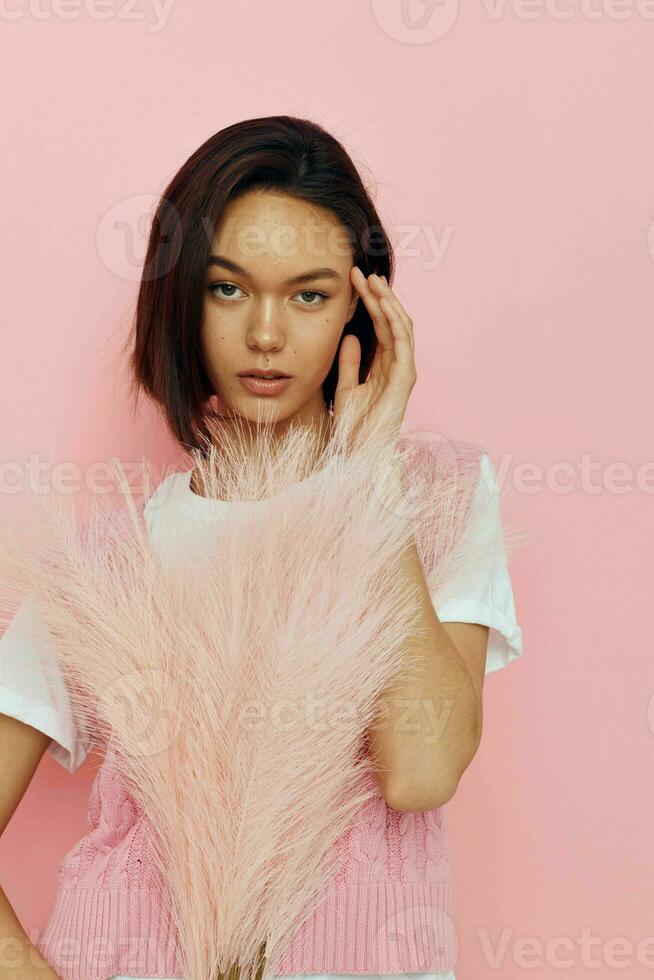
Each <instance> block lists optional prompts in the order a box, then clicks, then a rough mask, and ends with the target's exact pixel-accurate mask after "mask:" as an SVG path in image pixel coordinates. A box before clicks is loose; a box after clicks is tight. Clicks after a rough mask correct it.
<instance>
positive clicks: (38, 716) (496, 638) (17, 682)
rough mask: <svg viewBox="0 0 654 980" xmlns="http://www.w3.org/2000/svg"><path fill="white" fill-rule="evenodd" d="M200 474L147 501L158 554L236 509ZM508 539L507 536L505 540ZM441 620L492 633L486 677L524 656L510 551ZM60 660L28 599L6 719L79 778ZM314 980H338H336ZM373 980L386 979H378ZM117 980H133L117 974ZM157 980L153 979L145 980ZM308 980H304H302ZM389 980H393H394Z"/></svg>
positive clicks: (3, 669)
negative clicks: (44, 741)
mask: <svg viewBox="0 0 654 980" xmlns="http://www.w3.org/2000/svg"><path fill="white" fill-rule="evenodd" d="M192 472H193V471H192V469H189V470H185V471H181V472H175V473H171V474H169V475H168V476H167V477H166V478H165V479H164V480H162V481H161V483H160V484H159V486H158V487H157V488H156V490H155V491H154V493H153V494H152V496H151V497H150V499H149V500H148V501H147V503H146V505H145V508H144V511H143V515H144V520H145V524H146V528H147V530H148V534H149V538H150V540H151V542H152V545H153V547H155V549H164V550H165V551H168V550H169V549H171V548H174V547H182V548H183V538H184V533H183V532H184V531H185V530H186V531H188V530H191V529H195V528H196V527H197V528H199V529H201V528H202V526H203V523H204V522H206V521H211V520H214V519H215V518H216V516H217V515H218V514H219V513H220V511H221V510H223V509H224V508H226V507H229V506H230V503H229V502H227V501H224V500H214V499H208V498H206V497H202V496H200V495H199V494H196V493H195V492H194V491H193V490H191V487H190V482H191V475H192ZM497 491H498V487H497V480H496V477H495V472H494V469H493V466H492V463H491V461H490V458H489V457H488V455H487V454H486V453H484V454H483V455H482V457H481V461H480V479H479V481H478V483H477V487H476V489H475V495H474V498H473V502H472V508H473V509H474V508H476V507H480V508H483V510H482V511H481V513H483V514H484V515H485V517H484V519H485V520H487V521H488V522H489V527H488V529H487V530H488V531H489V532H491V533H497V532H498V531H500V530H501V520H502V518H501V511H500V498H499V496H498V492H497ZM498 540H500V541H501V534H500V536H499V538H498ZM436 613H437V615H438V617H439V619H440V620H441V622H462V623H481V624H482V625H485V626H488V627H489V634H488V648H487V654H486V667H485V673H487V674H488V673H490V672H491V671H495V670H498V669H500V668H501V667H505V666H506V665H507V664H508V663H510V662H511V661H512V660H515V659H516V658H517V657H518V656H520V655H521V654H522V634H521V630H520V627H519V626H518V624H517V622H516V614H515V604H514V599H513V590H512V586H511V579H510V576H509V569H508V563H507V559H506V554H505V553H504V549H503V548H501V549H500V550H499V551H498V554H497V560H496V561H495V563H494V565H493V566H492V567H490V568H487V569H485V570H484V571H483V572H482V573H480V574H478V575H477V576H475V577H474V579H472V580H471V581H470V582H469V584H468V585H467V586H466V588H465V590H464V591H461V592H460V594H459V595H457V597H456V598H454V599H451V600H450V601H449V602H447V603H445V605H442V606H436ZM44 658H48V659H49V660H51V662H52V663H54V662H56V654H55V653H54V651H53V650H52V649H51V647H50V643H49V640H48V637H47V635H46V634H45V633H44V631H43V630H42V628H40V627H39V624H38V622H37V621H36V617H33V615H32V603H31V601H30V598H29V597H28V598H27V599H26V600H25V602H24V603H23V604H22V605H21V606H20V608H19V609H18V611H17V612H16V614H15V616H14V617H13V619H12V620H11V622H10V624H9V626H8V627H7V629H6V630H5V633H4V635H3V636H2V637H1V638H0V713H3V714H6V715H10V716H11V717H12V718H17V719H18V720H19V721H23V722H25V723H26V724H28V725H31V726H32V727H33V728H36V729H38V730H39V731H41V732H44V733H45V734H47V735H49V736H50V738H51V739H52V741H51V742H50V744H49V746H48V749H47V751H48V752H49V753H50V754H51V755H52V756H53V757H54V758H55V759H56V760H57V762H59V763H60V764H61V765H62V766H64V767H65V768H66V769H67V770H68V771H69V772H74V771H75V770H76V769H77V768H78V767H79V766H80V765H81V764H82V763H83V762H84V760H85V758H86V756H87V755H88V753H89V751H90V750H91V748H92V746H93V740H92V737H91V736H90V735H89V733H88V732H86V731H84V730H80V729H78V728H76V726H75V724H74V722H73V718H72V713H71V708H70V702H69V698H68V693H67V690H66V687H65V685H64V682H63V678H61V676H60V675H59V674H58V673H57V671H53V670H52V669H49V670H44V669H43V666H44V664H43V661H44ZM312 976H313V977H314V980H338V978H337V977H336V975H335V974H330V975H329V976H327V977H318V976H316V975H315V974H312ZM370 976H371V980H382V978H376V977H375V976H374V975H370ZM418 976H422V977H424V978H425V980H455V978H454V974H453V973H452V972H451V971H447V972H444V973H431V974H416V977H418ZM115 980H132V978H131V977H130V978H126V977H123V976H117V977H116V978H115ZM138 980H152V978H138ZM298 980H302V978H298ZM386 980H388V978H386Z"/></svg>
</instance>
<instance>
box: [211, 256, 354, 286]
mask: <svg viewBox="0 0 654 980" xmlns="http://www.w3.org/2000/svg"><path fill="white" fill-rule="evenodd" d="M207 265H208V266H209V267H210V266H213V265H219V266H222V268H223V269H229V271H230V272H235V273H237V275H241V276H246V277H247V278H249V277H250V274H249V272H247V271H246V270H245V269H244V268H243V267H242V266H240V265H238V263H236V262H232V260H231V259H227V258H225V256H224V255H210V256H209V259H208V261H207ZM342 278H343V277H342V276H341V274H340V272H337V271H336V269H332V268H331V267H330V266H328V265H326V266H323V267H321V268H319V269H310V270H309V271H308V272H303V273H301V274H300V275H299V276H293V277H292V278H291V279H286V280H285V281H284V285H285V286H295V285H297V284H298V283H302V282H311V281H312V280H313V279H338V280H340V279H342Z"/></svg>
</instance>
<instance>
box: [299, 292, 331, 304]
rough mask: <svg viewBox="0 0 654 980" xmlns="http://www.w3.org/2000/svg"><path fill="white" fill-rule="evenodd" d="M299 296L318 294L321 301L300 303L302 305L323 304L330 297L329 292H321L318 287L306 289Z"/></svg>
mask: <svg viewBox="0 0 654 980" xmlns="http://www.w3.org/2000/svg"><path fill="white" fill-rule="evenodd" d="M298 296H318V297H319V301H318V302H317V303H300V306H322V304H323V302H324V300H326V299H329V296H328V295H327V293H320V292H318V290H316V289H304V290H303V291H302V292H301V293H298Z"/></svg>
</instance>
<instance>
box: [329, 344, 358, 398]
mask: <svg viewBox="0 0 654 980" xmlns="http://www.w3.org/2000/svg"><path fill="white" fill-rule="evenodd" d="M360 364H361V344H360V343H359V339H358V337H355V336H354V334H351V333H348V334H346V335H345V336H344V337H343V341H342V343H341V347H340V350H339V352H338V378H337V381H336V388H335V391H334V396H336V393H337V392H339V393H340V392H343V391H350V390H351V389H352V388H356V386H357V385H358V384H359V366H360Z"/></svg>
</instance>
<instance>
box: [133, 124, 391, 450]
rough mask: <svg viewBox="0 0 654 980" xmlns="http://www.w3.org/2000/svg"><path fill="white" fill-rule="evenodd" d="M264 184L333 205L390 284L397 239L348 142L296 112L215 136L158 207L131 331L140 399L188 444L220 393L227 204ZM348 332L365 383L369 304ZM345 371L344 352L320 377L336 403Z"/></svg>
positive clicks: (361, 261) (365, 267)
mask: <svg viewBox="0 0 654 980" xmlns="http://www.w3.org/2000/svg"><path fill="white" fill-rule="evenodd" d="M262 188H263V189H270V190H274V191H278V192H283V193H285V194H289V195H291V196H293V197H295V198H299V199H302V200H305V201H308V202H310V203H312V204H315V205H319V206H321V207H323V208H327V209H328V210H330V211H331V212H333V214H334V215H335V216H336V217H337V218H338V219H339V220H340V222H341V224H342V225H343V226H344V228H345V229H346V231H347V233H348V235H349V240H350V242H351V245H352V248H353V261H354V263H355V264H356V265H358V266H359V268H360V269H361V270H362V272H363V273H364V275H366V276H367V275H370V273H372V272H376V273H377V274H378V275H385V276H386V277H387V279H388V281H389V283H390V282H392V278H393V271H394V260H393V252H392V246H391V244H390V242H389V239H388V237H387V235H386V232H385V230H384V228H383V227H382V224H381V221H380V219H379V216H378V214H377V211H376V210H375V207H374V205H373V203H372V200H371V198H370V196H369V194H368V191H367V190H366V188H365V187H364V185H363V182H362V180H361V177H360V176H359V173H358V172H357V170H356V168H355V166H354V163H353V162H352V160H351V158H350V157H349V155H348V153H347V152H346V150H345V149H344V147H343V146H342V145H341V143H340V142H339V141H338V140H337V139H335V138H334V137H333V136H332V135H330V134H329V133H328V132H326V130H324V129H323V128H322V127H321V126H320V125H318V124H317V123H315V122H312V121H310V120H307V119H298V118H296V117H294V116H263V117H261V118H257V119H246V120H243V121H242V122H238V123H234V124H233V125H231V126H228V127H226V128H225V129H221V130H220V131H219V132H218V133H216V134H215V135H213V136H211V137H210V138H209V139H208V140H207V141H206V142H205V143H203V144H202V145H201V146H200V147H199V148H198V149H197V150H196V151H195V152H194V153H193V154H192V155H191V156H190V157H189V158H188V160H187V161H186V162H185V163H184V164H183V166H182V167H181V168H180V170H179V171H178V172H177V173H176V174H175V176H174V177H173V178H172V180H171V181H170V183H169V184H168V186H167V187H166V189H165V191H164V192H163V194H162V196H161V199H160V201H159V203H158V205H157V209H156V211H155V214H154V217H153V221H152V227H151V230H150V235H149V240H148V247H147V252H146V256H145V262H144V267H143V273H142V277H141V281H140V285H139V292H138V299H137V305H136V313H135V319H134V324H133V329H132V334H131V336H130V337H129V344H130V346H132V350H131V353H130V355H129V367H130V369H131V382H130V390H131V391H132V393H133V395H135V399H134V404H136V402H137V401H138V396H139V393H140V392H141V390H143V391H145V392H146V393H147V394H148V395H150V397H151V398H153V399H154V401H155V402H156V403H157V404H158V405H159V407H160V410H161V411H162V413H163V416H164V420H165V422H166V424H167V425H168V427H169V429H170V430H171V431H172V433H173V435H174V436H175V437H176V439H177V440H178V442H179V443H180V444H181V445H182V446H184V447H185V448H190V447H193V448H197V449H203V447H204V440H205V439H206V438H207V437H208V435H209V433H208V429H207V427H206V424H205V422H206V418H207V416H208V415H211V414H212V413H211V410H210V409H209V408H208V407H207V405H206V403H207V401H208V399H209V398H210V397H211V395H213V394H214V391H213V386H212V384H211V381H210V379H209V378H208V376H207V374H206V371H205V370H204V366H203V364H202V359H201V348H200V327H201V324H202V312H203V288H204V277H205V274H206V265H207V260H208V257H209V252H210V247H211V240H212V238H213V234H214V230H215V227H216V225H217V223H218V221H219V218H220V214H221V212H222V210H223V208H224V207H225V206H226V204H227V203H228V202H229V201H231V200H233V199H234V198H235V197H237V196H238V195H240V194H244V193H246V192H247V191H250V190H255V189H257V190H258V189H262ZM348 333H353V334H355V336H356V337H357V338H358V340H359V343H360V344H361V367H360V371H359V383H361V382H363V381H364V380H365V379H366V377H367V376H368V372H369V370H370V365H371V363H372V359H373V357H374V354H375V350H376V348H377V337H376V334H375V330H374V327H373V323H372V320H371V318H370V315H369V313H368V311H367V309H366V308H365V305H364V304H363V303H361V302H359V303H357V306H356V309H355V311H354V314H353V316H352V318H351V320H350V321H349V323H347V324H346V325H345V329H344V331H343V336H345V335H346V334H348ZM341 342H342V337H341ZM341 342H339V349H340V343H341ZM337 372H338V351H337V352H336V356H335V358H334V361H333V363H332V366H331V368H330V370H329V373H328V375H327V377H326V378H325V380H324V382H323V385H322V390H323V396H324V398H325V403H326V404H327V405H328V406H329V405H330V404H331V402H332V400H333V397H334V391H335V388H336V382H337Z"/></svg>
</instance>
